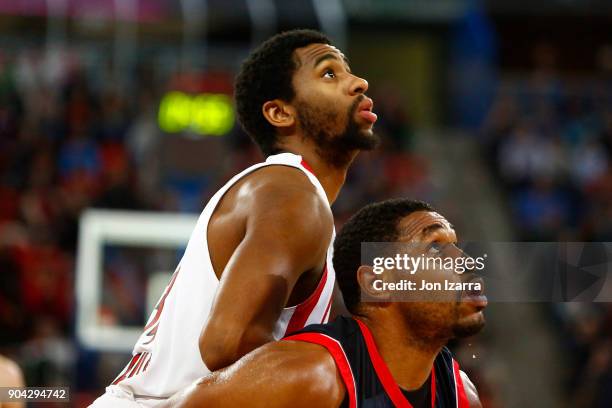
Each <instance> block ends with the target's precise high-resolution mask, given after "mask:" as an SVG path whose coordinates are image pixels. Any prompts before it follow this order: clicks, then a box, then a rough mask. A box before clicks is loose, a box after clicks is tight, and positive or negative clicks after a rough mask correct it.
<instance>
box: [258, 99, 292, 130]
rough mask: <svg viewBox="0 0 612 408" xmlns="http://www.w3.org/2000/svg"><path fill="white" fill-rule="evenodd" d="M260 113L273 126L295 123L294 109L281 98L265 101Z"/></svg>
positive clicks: (286, 125) (285, 125) (287, 125)
mask: <svg viewBox="0 0 612 408" xmlns="http://www.w3.org/2000/svg"><path fill="white" fill-rule="evenodd" d="M262 113H263V115H264V117H265V118H266V120H267V121H268V122H270V124H271V125H272V126H274V127H290V126H293V125H294V124H295V109H294V108H293V106H291V105H290V104H288V103H287V102H285V101H283V100H281V99H274V100H271V101H267V102H265V103H264V104H263V106H262Z"/></svg>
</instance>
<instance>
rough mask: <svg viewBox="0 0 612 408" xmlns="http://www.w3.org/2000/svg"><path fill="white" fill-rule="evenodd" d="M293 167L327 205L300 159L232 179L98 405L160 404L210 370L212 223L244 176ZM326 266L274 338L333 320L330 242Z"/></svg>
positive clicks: (281, 158) (280, 159) (286, 158)
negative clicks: (204, 338)
mask: <svg viewBox="0 0 612 408" xmlns="http://www.w3.org/2000/svg"><path fill="white" fill-rule="evenodd" d="M273 165H283V166H291V167H295V168H297V169H300V170H301V171H303V172H304V173H305V174H306V176H307V177H308V179H309V180H310V181H311V182H312V184H313V185H314V186H315V187H316V189H317V193H318V194H319V195H320V196H321V198H322V199H323V200H325V202H328V201H327V196H326V194H325V191H324V190H323V187H322V186H321V183H319V180H317V178H316V177H315V175H314V174H313V173H312V171H311V170H309V168H308V165H307V164H306V163H305V162H304V161H303V160H302V157H301V156H298V155H295V154H292V153H281V154H277V155H274V156H270V157H268V159H267V160H266V161H265V162H263V163H258V164H255V165H253V166H251V167H249V168H248V169H246V170H244V171H243V172H241V173H240V174H238V175H236V176H235V177H233V178H232V179H231V180H230V181H229V182H228V183H227V184H225V186H223V187H222V188H221V189H220V190H219V191H218V192H217V193H216V194H215V195H214V196H213V197H212V198H211V200H210V201H209V202H208V204H207V205H206V207H205V208H204V210H203V211H202V214H201V215H200V217H199V219H198V222H197V224H196V227H195V229H194V231H193V232H192V234H191V238H190V239H189V243H188V245H187V249H186V251H185V254H184V255H183V258H182V259H181V261H180V263H179V265H178V267H177V268H176V271H175V272H174V275H173V276H172V279H171V280H170V283H169V284H168V286H167V287H166V290H165V291H164V293H163V295H162V297H161V298H160V300H159V302H158V304H157V306H156V307H155V310H153V313H152V314H151V316H150V317H149V320H148V322H147V325H146V326H145V329H144V332H143V333H142V335H141V336H140V338H139V339H138V342H137V343H136V345H135V346H134V350H133V352H132V356H133V357H132V359H131V360H130V362H129V363H128V364H127V366H126V367H125V368H124V370H123V371H122V372H121V373H120V374H119V375H118V376H117V378H116V379H115V380H114V381H113V383H112V384H111V385H110V386H109V387H107V388H106V393H105V394H104V395H103V396H102V397H100V398H98V399H97V400H96V401H95V402H94V404H93V406H94V407H107V406H108V407H110V406H113V407H115V406H126V407H127V406H131V407H134V406H144V407H150V406H154V405H156V404H158V403H159V402H160V401H161V400H164V399H166V398H168V397H170V396H171V395H173V394H174V393H176V392H177V391H178V390H180V389H181V388H184V387H186V386H188V385H190V384H191V383H193V382H194V381H195V380H197V379H198V378H200V377H202V376H204V375H206V374H207V373H208V372H210V370H208V368H207V367H206V365H205V364H204V362H203V361H202V357H201V356H200V350H199V345H198V339H199V336H200V332H201V330H202V327H203V325H204V323H205V322H206V320H207V318H208V314H209V313H210V308H211V306H212V301H213V298H214V295H215V292H216V291H217V286H218V285H219V280H218V279H217V276H216V275H215V272H214V270H213V266H212V263H211V260H210V254H209V252H208V243H207V239H206V235H207V234H206V232H207V229H208V228H207V227H208V222H209V220H210V218H211V216H212V214H213V212H214V210H215V208H216V207H217V205H218V203H219V201H220V200H221V197H223V195H224V194H225V193H226V192H227V191H228V190H229V189H230V188H231V187H232V186H233V185H234V184H235V183H236V182H237V181H238V180H240V179H241V178H243V177H244V176H246V175H247V174H249V173H251V172H253V171H255V170H257V169H259V168H262V167H264V166H273ZM334 236H335V232H334V234H333V235H332V238H331V240H330V243H329V249H328V251H327V264H326V268H325V270H324V272H323V275H322V277H321V281H320V282H319V284H318V286H317V288H316V290H315V291H314V292H313V293H312V294H311V295H310V296H309V297H308V299H306V300H305V301H304V302H302V303H301V304H299V305H297V306H293V307H287V308H285V309H283V311H282V313H281V316H280V318H279V319H278V321H277V322H276V327H275V329H274V338H275V339H277V340H278V339H281V338H282V337H284V336H285V335H287V334H290V333H292V332H294V331H297V330H300V329H302V328H303V327H304V326H306V325H308V324H313V323H314V324H317V323H325V322H327V320H328V317H329V311H330V306H331V300H332V291H333V287H334V282H335V273H334V270H333V267H332V248H333V246H332V244H333V238H334Z"/></svg>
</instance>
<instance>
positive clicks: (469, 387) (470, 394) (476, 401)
mask: <svg viewBox="0 0 612 408" xmlns="http://www.w3.org/2000/svg"><path fill="white" fill-rule="evenodd" d="M459 373H460V374H461V380H462V381H463V388H464V389H465V395H466V397H467V399H468V402H469V403H470V408H482V404H481V403H480V398H478V391H476V387H475V386H474V383H473V382H472V381H471V380H470V378H469V377H468V376H467V374H466V373H464V372H463V371H459Z"/></svg>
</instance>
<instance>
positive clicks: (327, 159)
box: [93, 30, 378, 408]
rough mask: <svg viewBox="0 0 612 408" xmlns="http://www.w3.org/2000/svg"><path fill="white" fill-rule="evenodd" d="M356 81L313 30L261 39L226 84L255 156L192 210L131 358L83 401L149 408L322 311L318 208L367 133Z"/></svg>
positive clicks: (325, 259)
mask: <svg viewBox="0 0 612 408" xmlns="http://www.w3.org/2000/svg"><path fill="white" fill-rule="evenodd" d="M367 89H368V83H367V82H366V81H365V80H364V79H362V78H360V77H358V76H355V75H354V74H353V73H352V72H351V71H350V68H349V66H348V62H347V59H346V57H345V56H344V55H343V54H342V52H340V51H339V50H338V49H337V48H335V47H334V46H332V45H331V44H330V41H329V40H328V39H327V38H326V37H325V36H324V35H322V34H320V33H318V32H315V31H311V30H294V31H289V32H286V33H283V34H279V35H276V36H274V37H272V38H271V39H269V40H268V41H266V42H265V43H263V44H262V45H261V46H260V47H259V48H258V49H256V50H255V51H254V52H253V53H251V55H250V56H249V57H248V58H247V60H246V61H245V62H244V63H243V65H242V67H241V71H240V73H239V74H238V76H237V79H236V84H235V98H236V105H237V112H238V118H239V121H240V122H241V125H242V126H243V128H244V129H245V130H246V132H247V133H248V134H249V135H250V136H251V138H252V139H254V141H255V142H256V143H257V144H258V145H259V147H260V148H261V150H262V152H263V153H264V155H265V156H267V160H266V161H265V162H264V163H260V164H256V165H254V166H252V167H250V168H248V169H246V170H245V171H243V172H242V173H240V174H238V175H237V176H235V177H234V178H233V179H231V180H230V181H229V182H228V183H227V184H226V185H225V186H224V187H223V188H221V190H219V191H218V192H217V193H216V194H215V195H214V196H213V198H212V199H211V200H210V201H209V202H208V204H207V205H206V207H205V208H204V210H203V212H202V214H201V215H200V218H199V220H198V222H197V225H196V227H195V230H194V231H193V233H192V236H191V238H190V240H189V244H188V245H187V249H186V251H185V254H184V256H183V259H182V260H181V262H180V263H179V265H178V266H177V268H176V271H175V273H174V275H173V277H172V279H171V281H170V283H169V285H168V287H167V288H166V290H165V291H164V293H163V295H162V297H161V299H160V300H159V302H158V304H157V306H156V308H155V310H154V311H153V313H152V315H151V317H150V318H149V321H148V322H147V325H146V327H145V329H144V332H143V334H142V335H141V337H140V338H139V340H138V342H137V343H136V345H135V347H134V351H133V357H132V359H131V361H130V362H129V363H128V364H127V366H126V367H125V368H124V370H123V371H122V372H121V373H120V374H119V375H118V376H117V378H116V379H115V380H114V381H113V382H112V384H111V385H110V386H109V387H107V389H106V393H105V394H104V395H103V396H102V397H100V398H98V399H97V400H96V401H95V402H94V404H93V406H94V407H96V408H98V407H122V406H125V407H135V406H143V407H150V406H154V405H156V404H158V403H160V402H161V401H164V400H166V399H167V398H169V397H170V396H171V395H172V394H174V393H175V392H176V391H178V390H179V389H181V388H184V387H186V386H188V385H189V384H191V383H192V382H193V381H194V380H196V379H197V378H199V377H202V376H203V375H205V374H206V373H208V372H210V371H214V370H218V369H220V368H223V367H226V366H228V365H230V364H231V363H233V362H234V361H236V360H238V359H239V358H240V357H241V356H243V355H245V354H246V353H248V352H250V351H251V350H253V349H255V348H257V347H259V346H261V345H263V344H265V343H268V342H270V341H273V340H277V339H280V338H282V337H283V336H285V335H288V334H290V333H292V332H294V331H296V330H300V329H301V328H302V327H304V326H305V325H307V324H311V323H322V322H326V321H327V320H328V318H329V315H330V307H331V302H332V293H333V292H334V289H333V288H334V283H335V274H334V271H333V268H332V264H331V250H330V248H331V244H332V241H333V236H334V223H333V217H332V213H331V210H330V205H331V204H332V203H333V202H334V200H335V199H336V197H337V196H338V193H339V192H340V188H341V187H342V185H343V183H344V180H345V178H346V174H347V170H348V167H349V166H350V164H351V162H352V160H353V159H354V158H355V156H356V155H357V154H358V153H359V151H360V150H369V149H372V148H374V147H375V145H376V144H377V142H378V139H377V137H376V136H375V135H374V133H373V131H372V128H373V125H374V122H375V121H376V115H375V114H374V113H373V112H372V105H373V104H372V100H371V99H369V98H367V97H366V96H365V92H366V91H367Z"/></svg>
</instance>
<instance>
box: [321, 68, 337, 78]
mask: <svg viewBox="0 0 612 408" xmlns="http://www.w3.org/2000/svg"><path fill="white" fill-rule="evenodd" d="M335 77H336V73H335V72H334V70H333V69H326V70H325V72H324V73H323V78H335Z"/></svg>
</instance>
